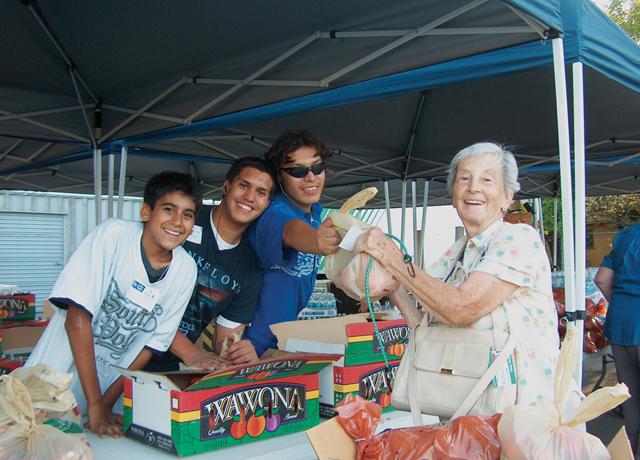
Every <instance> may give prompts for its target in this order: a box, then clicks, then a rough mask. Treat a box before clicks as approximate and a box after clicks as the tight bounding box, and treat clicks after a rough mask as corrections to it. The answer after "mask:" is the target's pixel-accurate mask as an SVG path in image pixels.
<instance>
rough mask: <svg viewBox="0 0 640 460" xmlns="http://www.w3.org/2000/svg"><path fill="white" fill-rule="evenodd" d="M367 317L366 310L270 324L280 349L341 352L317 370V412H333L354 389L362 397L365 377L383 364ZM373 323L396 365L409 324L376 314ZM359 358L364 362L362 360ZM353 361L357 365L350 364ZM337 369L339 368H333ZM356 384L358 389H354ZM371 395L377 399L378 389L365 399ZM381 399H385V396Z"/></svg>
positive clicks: (404, 342)
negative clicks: (310, 319) (377, 316)
mask: <svg viewBox="0 0 640 460" xmlns="http://www.w3.org/2000/svg"><path fill="white" fill-rule="evenodd" d="M367 318H369V314H368V313H361V314H356V315H347V316H340V317H337V318H329V319H316V320H313V321H289V322H286V323H278V324H273V325H272V326H271V330H272V331H273V333H274V334H275V335H276V337H277V338H278V348H280V349H283V350H286V351H290V352H309V353H341V354H343V355H344V357H343V359H341V360H338V361H337V362H336V363H334V365H333V369H324V370H322V371H321V372H320V414H321V415H323V416H327V417H331V416H333V414H334V407H335V404H336V402H337V401H340V400H341V399H342V398H344V396H346V393H353V392H356V391H357V392H358V393H359V394H360V396H362V397H365V396H366V392H365V389H366V388H365V383H364V382H365V381H366V378H367V377H369V376H370V375H371V374H372V373H374V374H375V373H376V372H377V371H378V370H380V369H383V368H384V357H383V354H382V351H381V350H380V347H379V346H378V341H377V339H376V338H375V333H374V327H373V323H371V322H368V321H367ZM377 324H378V330H379V331H380V334H381V337H382V340H383V345H384V347H385V349H386V351H387V356H388V359H389V361H390V363H393V365H394V366H395V367H397V365H398V363H399V361H398V360H399V358H400V357H401V356H402V354H403V353H404V347H405V344H406V343H407V342H408V334H409V328H408V327H407V324H406V322H405V321H404V320H384V319H382V318H380V319H378V320H377ZM363 362H364V363H367V364H362V363H363ZM347 363H351V365H349V364H347ZM356 363H358V364H359V365H354V364H356ZM394 366H392V367H394ZM337 369H339V370H338V371H336V370H337ZM336 372H338V373H339V375H342V376H344V377H346V378H347V379H348V380H347V381H346V382H347V383H346V385H347V388H349V390H348V391H347V390H345V386H344V385H345V383H344V382H345V380H340V381H337V380H336ZM361 382H362V389H361V390H362V391H360V384H361ZM392 386H393V384H392ZM356 387H357V388H358V390H355V388H356ZM385 388H386V387H385ZM385 393H386V391H385ZM374 397H375V399H376V401H378V402H380V398H382V393H380V392H379V391H377V392H374V394H370V395H369V398H368V399H372V398H374ZM389 399H390V398H389ZM383 402H386V397H384V400H383Z"/></svg>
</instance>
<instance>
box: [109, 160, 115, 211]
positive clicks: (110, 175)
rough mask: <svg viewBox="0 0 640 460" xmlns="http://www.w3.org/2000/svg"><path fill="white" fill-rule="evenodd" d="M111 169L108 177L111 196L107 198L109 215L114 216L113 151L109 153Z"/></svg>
mask: <svg viewBox="0 0 640 460" xmlns="http://www.w3.org/2000/svg"><path fill="white" fill-rule="evenodd" d="M108 164H109V171H108V173H107V174H108V179H107V193H108V194H109V198H108V200H107V202H108V206H107V217H113V176H114V172H113V168H114V158H113V153H110V154H109V163H108Z"/></svg>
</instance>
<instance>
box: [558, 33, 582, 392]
mask: <svg viewBox="0 0 640 460" xmlns="http://www.w3.org/2000/svg"><path fill="white" fill-rule="evenodd" d="M552 46H553V74H554V77H555V90H556V115H557V119H558V152H559V157H560V158H559V159H560V191H561V194H562V262H563V266H564V289H565V291H564V292H565V305H566V308H567V312H575V310H576V299H575V284H574V283H575V276H574V270H575V262H574V247H573V200H572V197H571V196H572V193H571V152H570V150H571V146H570V143H569V111H568V107H567V80H566V76H565V68H564V50H563V48H562V46H563V43H562V38H554V39H553V40H552ZM569 327H572V328H574V329H576V324H575V323H573V322H569ZM576 332H578V331H576ZM578 347H579V348H578V349H576V350H575V352H576V353H580V357H582V342H581V341H580V342H578ZM579 361H582V359H580V360H579ZM576 381H577V382H578V385H579V386H581V385H582V375H581V374H580V375H576Z"/></svg>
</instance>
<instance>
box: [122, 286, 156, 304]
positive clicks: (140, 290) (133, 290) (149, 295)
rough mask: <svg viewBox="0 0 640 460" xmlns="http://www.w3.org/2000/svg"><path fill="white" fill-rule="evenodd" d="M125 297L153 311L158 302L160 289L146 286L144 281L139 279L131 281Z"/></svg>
mask: <svg viewBox="0 0 640 460" xmlns="http://www.w3.org/2000/svg"><path fill="white" fill-rule="evenodd" d="M125 297H126V298H127V299H129V300H130V301H132V302H133V303H135V304H136V305H140V306H141V307H142V308H144V309H145V310H147V311H151V310H153V307H155V306H156V303H157V302H158V297H160V291H158V290H157V289H154V288H152V287H150V286H146V285H145V284H144V283H141V282H139V281H134V282H133V283H131V286H129V289H128V290H127V293H126V294H125Z"/></svg>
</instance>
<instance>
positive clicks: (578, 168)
mask: <svg viewBox="0 0 640 460" xmlns="http://www.w3.org/2000/svg"><path fill="white" fill-rule="evenodd" d="M572 69H573V148H574V161H575V178H576V185H575V188H576V311H578V312H584V309H585V295H586V292H585V290H586V288H585V284H586V280H585V268H586V266H587V256H586V251H587V236H586V225H587V217H586V209H585V208H586V204H585V202H586V184H585V148H584V92H583V78H582V63H580V62H576V63H574V64H573V67H572ZM583 323H584V319H581V318H580V316H578V319H577V320H576V329H577V332H578V342H579V343H580V344H582V334H583V327H584V324H583ZM576 374H577V375H580V376H581V375H582V360H580V361H578V367H577V369H576Z"/></svg>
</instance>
